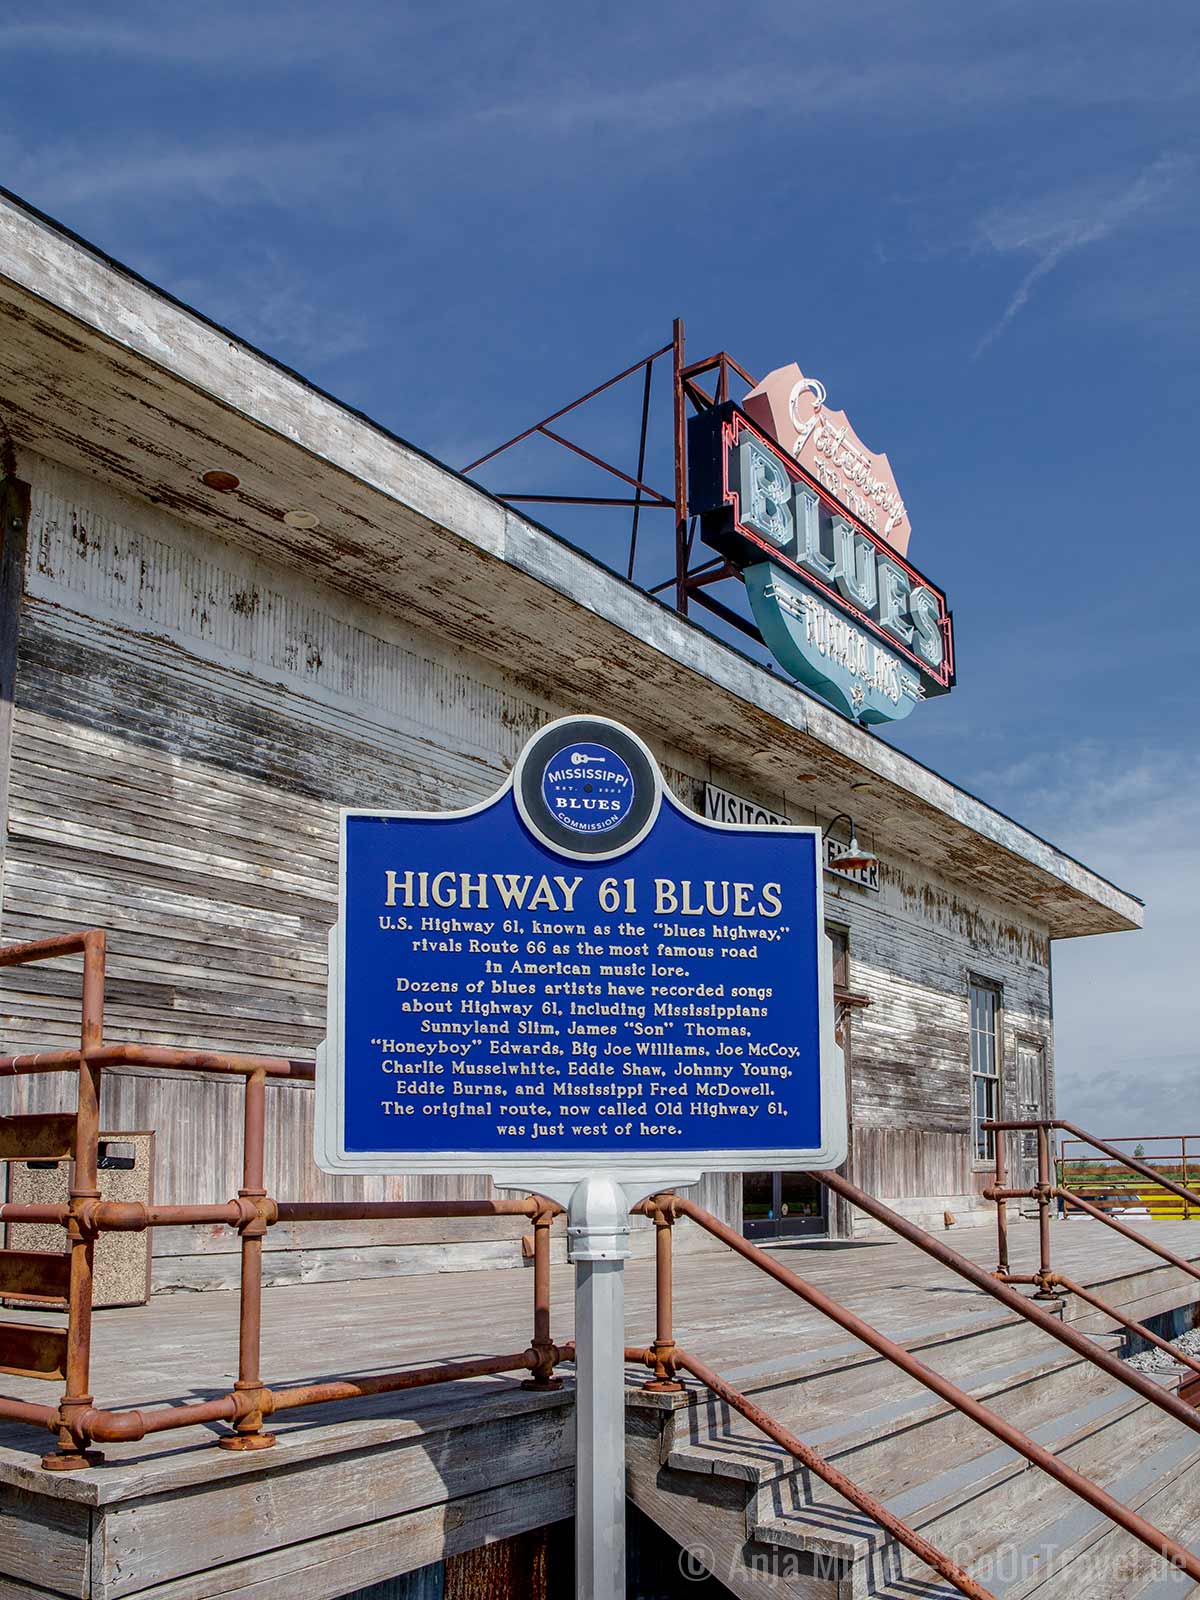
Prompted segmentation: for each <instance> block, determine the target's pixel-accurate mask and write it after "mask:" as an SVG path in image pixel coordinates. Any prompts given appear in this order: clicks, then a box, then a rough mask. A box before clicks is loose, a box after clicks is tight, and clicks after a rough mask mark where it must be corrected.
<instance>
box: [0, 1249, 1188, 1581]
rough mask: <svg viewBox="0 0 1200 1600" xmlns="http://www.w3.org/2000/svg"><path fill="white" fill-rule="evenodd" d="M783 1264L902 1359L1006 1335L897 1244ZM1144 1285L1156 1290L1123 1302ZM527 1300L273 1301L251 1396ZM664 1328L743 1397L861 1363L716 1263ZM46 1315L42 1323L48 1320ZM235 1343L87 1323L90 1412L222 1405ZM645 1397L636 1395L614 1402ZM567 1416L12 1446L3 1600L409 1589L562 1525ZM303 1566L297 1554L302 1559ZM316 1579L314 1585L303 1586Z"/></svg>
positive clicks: (549, 1413) (1117, 1266) (348, 1418)
mask: <svg viewBox="0 0 1200 1600" xmlns="http://www.w3.org/2000/svg"><path fill="white" fill-rule="evenodd" d="M1142 1231H1143V1232H1144V1233H1145V1234H1146V1236H1147V1237H1149V1238H1151V1239H1154V1240H1157V1241H1161V1242H1162V1243H1163V1244H1165V1245H1166V1246H1167V1247H1168V1248H1170V1249H1173V1250H1174V1251H1175V1252H1176V1253H1177V1254H1180V1255H1184V1256H1186V1257H1188V1258H1190V1259H1197V1260H1200V1222H1192V1223H1182V1222H1180V1223H1150V1224H1146V1225H1144V1227H1143V1230H1142ZM1053 1238H1054V1264H1055V1267H1056V1269H1057V1270H1060V1271H1063V1272H1065V1273H1067V1274H1069V1275H1070V1276H1072V1277H1074V1278H1076V1279H1077V1280H1078V1281H1080V1282H1081V1283H1083V1284H1085V1285H1093V1286H1099V1285H1103V1284H1105V1283H1112V1284H1114V1298H1115V1299H1118V1300H1122V1301H1126V1302H1132V1303H1137V1304H1139V1305H1140V1308H1141V1310H1142V1312H1143V1313H1145V1314H1149V1312H1150V1311H1151V1310H1153V1309H1158V1308H1159V1306H1160V1304H1161V1305H1162V1306H1163V1307H1164V1308H1165V1306H1166V1305H1167V1304H1168V1303H1170V1304H1175V1305H1178V1304H1183V1303H1186V1302H1187V1301H1188V1300H1190V1299H1200V1283H1191V1282H1190V1280H1186V1279H1184V1278H1183V1275H1182V1274H1180V1273H1178V1272H1176V1271H1174V1270H1173V1269H1168V1268H1165V1267H1162V1264H1161V1263H1158V1262H1157V1261H1156V1259H1155V1258H1154V1257H1153V1256H1151V1255H1150V1254H1149V1253H1148V1252H1146V1251H1144V1250H1143V1249H1141V1248H1140V1247H1139V1246H1137V1245H1134V1244H1132V1243H1129V1242H1126V1241H1124V1240H1122V1239H1121V1238H1120V1237H1119V1236H1117V1235H1116V1234H1114V1233H1112V1232H1111V1231H1110V1230H1108V1229H1105V1228H1103V1227H1102V1226H1101V1225H1100V1224H1097V1223H1094V1222H1090V1221H1071V1222H1068V1223H1061V1222H1056V1223H1055V1225H1054V1233H1053ZM1011 1241H1012V1255H1013V1268H1014V1270H1015V1271H1018V1272H1020V1271H1028V1270H1032V1268H1033V1266H1034V1265H1035V1260H1034V1255H1035V1252H1036V1245H1037V1234H1036V1230H1035V1228H1034V1227H1033V1226H1032V1225H1026V1224H1016V1223H1014V1225H1013V1227H1012V1232H1011ZM950 1242H951V1243H952V1244H953V1245H954V1246H955V1247H956V1248H957V1249H958V1250H960V1251H961V1252H962V1253H963V1254H965V1255H967V1256H969V1257H970V1258H971V1259H973V1260H975V1261H977V1262H980V1263H982V1264H985V1265H987V1266H991V1265H994V1259H995V1257H994V1251H995V1236H994V1233H993V1231H992V1230H991V1229H986V1228H975V1229H969V1230H963V1231H961V1232H955V1233H954V1234H952V1235H951V1236H950ZM776 1248H777V1249H781V1250H782V1251H783V1252H784V1254H785V1256H786V1259H787V1260H788V1264H789V1265H790V1266H792V1267H793V1268H794V1269H796V1270H798V1271H800V1272H801V1273H802V1274H803V1275H805V1276H806V1277H807V1278H809V1279H810V1280H811V1281H812V1282H813V1283H815V1284H817V1285H819V1286H820V1287H821V1288H823V1289H825V1290H826V1291H827V1292H829V1293H831V1294H833V1295H834V1296H835V1297H836V1298H838V1299H840V1300H841V1301H842V1302H843V1303H845V1304H847V1305H849V1306H850V1307H851V1308H853V1309H854V1310H855V1311H857V1312H859V1313H860V1314H861V1315H863V1316H864V1317H866V1318H867V1320H868V1321H870V1322H872V1323H874V1324H875V1325H876V1326H877V1327H879V1328H881V1329H883V1330H884V1331H885V1332H887V1333H888V1334H890V1335H891V1336H892V1337H894V1338H896V1339H899V1340H901V1341H902V1342H912V1341H915V1340H925V1339H928V1338H929V1337H931V1336H934V1337H936V1336H938V1335H940V1334H945V1333H950V1332H951V1331H953V1330H961V1329H965V1328H967V1327H969V1326H977V1327H980V1328H982V1327H985V1326H987V1325H988V1324H989V1323H990V1322H994V1323H997V1324H999V1323H1002V1322H1004V1321H1006V1320H1011V1319H1010V1317H1009V1314H1008V1313H1007V1312H1006V1311H1005V1310H1004V1308H1003V1307H1001V1306H999V1305H998V1304H997V1303H996V1302H994V1301H992V1300H990V1299H989V1298H988V1297H987V1296H985V1295H983V1294H982V1293H980V1292H979V1291H977V1290H975V1289H973V1288H972V1287H971V1286H970V1285H969V1284H967V1283H965V1282H963V1281H962V1280H961V1279H958V1278H955V1277H954V1276H953V1275H952V1274H951V1273H949V1272H948V1271H946V1270H945V1269H944V1268H941V1267H939V1266H938V1265H937V1264H936V1263H934V1262H933V1261H931V1260H929V1259H928V1258H927V1257H925V1256H924V1255H922V1254H921V1253H919V1252H918V1251H916V1250H915V1249H913V1248H911V1247H910V1246H907V1245H904V1244H901V1243H893V1242H891V1241H879V1242H876V1241H874V1240H872V1241H864V1242H859V1243H854V1244H794V1245H784V1246H777V1247H776ZM1159 1268H1161V1270H1159ZM626 1276H627V1313H628V1314H627V1329H628V1335H627V1337H628V1339H629V1342H630V1343H638V1344H641V1343H645V1342H648V1341H649V1339H650V1338H651V1337H652V1335H653V1328H654V1295H653V1290H654V1285H653V1267H652V1263H651V1262H649V1261H645V1260H638V1261H634V1262H631V1263H630V1264H629V1266H628V1268H627V1274H626ZM1143 1280H1144V1282H1145V1283H1146V1284H1147V1285H1152V1289H1151V1288H1142V1287H1137V1288H1136V1289H1135V1288H1133V1287H1131V1286H1132V1285H1135V1284H1136V1285H1141V1284H1142V1283H1143ZM572 1285H573V1274H572V1271H571V1269H570V1268H569V1267H559V1268H555V1269H554V1276H553V1289H554V1317H553V1333H554V1336H555V1338H556V1339H558V1340H559V1341H560V1342H561V1341H563V1340H565V1339H566V1338H567V1337H569V1336H570V1334H571V1331H572ZM1100 1292H1101V1293H1103V1292H1104V1291H1103V1289H1101V1291H1100ZM1139 1296H1140V1299H1139ZM1172 1297H1173V1298H1172ZM531 1299H532V1274H531V1273H530V1272H522V1271H513V1270H503V1271H493V1272H471V1273H454V1274H452V1273H441V1274H434V1275H430V1276H425V1277H420V1276H409V1277H403V1278H397V1279H393V1280H386V1279H372V1280H368V1281H363V1282H355V1283H332V1284H315V1285H307V1286H296V1287H290V1286H289V1287H281V1288H276V1289H269V1290H267V1291H266V1293H265V1296H264V1338H263V1372H264V1376H265V1378H266V1380H267V1381H268V1382H269V1383H272V1384H286V1383H292V1382H300V1381H304V1380H308V1379H316V1378H324V1377H335V1376H347V1375H353V1374H361V1373H368V1372H376V1371H388V1370H394V1369H396V1368H398V1367H402V1366H406V1365H409V1364H412V1365H423V1364H426V1363H428V1362H431V1361H435V1360H440V1359H451V1358H454V1357H461V1356H466V1355H471V1354H488V1353H496V1352H502V1351H509V1350H512V1351H516V1350H520V1349H523V1348H524V1347H525V1345H526V1344H527V1343H528V1340H529V1334H530V1325H531V1310H532V1308H531ZM675 1310H676V1336H677V1338H678V1339H679V1341H680V1343H681V1344H686V1345H687V1346H689V1347H690V1348H692V1349H694V1350H695V1352H696V1353H697V1354H698V1355H701V1356H702V1357H703V1358H704V1360H706V1361H707V1362H709V1363H710V1364H711V1365H712V1366H713V1367H715V1368H716V1369H717V1370H718V1371H719V1372H720V1373H721V1374H722V1375H723V1376H725V1377H727V1378H728V1379H729V1380H730V1381H731V1382H733V1383H735V1384H737V1385H739V1386H741V1387H744V1388H754V1389H761V1388H762V1387H764V1386H767V1385H770V1384H772V1383H782V1382H786V1381H787V1379H788V1377H789V1375H790V1374H795V1373H798V1372H801V1371H805V1370H811V1369H812V1367H813V1366H814V1365H816V1364H819V1363H822V1362H825V1361H831V1360H832V1361H837V1360H840V1359H844V1358H845V1357H846V1356H847V1355H848V1354H852V1353H854V1352H855V1351H857V1350H859V1349H861V1347H859V1346H857V1345H856V1343H855V1342H854V1341H852V1340H850V1339H848V1338H847V1336H845V1335H843V1334H842V1333H841V1332H840V1331H839V1330H837V1329H836V1328H832V1327H831V1326H830V1325H829V1324H828V1322H826V1321H825V1320H824V1319H823V1318H821V1317H820V1316H819V1315H818V1314H817V1313H815V1312H812V1311H809V1310H808V1309H807V1308H806V1307H804V1306H803V1305H802V1304H801V1303H800V1302H798V1301H797V1300H796V1299H795V1298H794V1297H793V1296H792V1295H790V1294H789V1293H787V1291H785V1290H784V1289H782V1288H781V1287H779V1286H778V1285H776V1284H774V1283H773V1282H771V1281H770V1280H769V1279H767V1278H765V1277H764V1276H763V1275H762V1274H761V1273H759V1272H757V1271H756V1270H755V1269H754V1268H753V1267H752V1266H751V1265H750V1264H749V1263H746V1262H743V1261H741V1260H739V1259H738V1258H736V1257H734V1256H732V1255H731V1254H730V1253H729V1252H727V1251H725V1250H723V1249H721V1248H720V1247H717V1248H715V1249H714V1250H712V1251H705V1252H703V1253H694V1254H687V1255H681V1256H680V1257H679V1258H678V1260H677V1262H676V1276H675ZM3 1315H4V1316H10V1317H19V1318H20V1319H21V1320H30V1319H31V1316H33V1317H36V1316H37V1314H36V1313H33V1314H31V1313H29V1312H27V1311H24V1312H21V1313H15V1312H5V1313H3ZM42 1315H43V1317H44V1320H45V1321H46V1322H47V1323H49V1322H51V1321H52V1320H59V1321H61V1318H58V1319H55V1318H53V1317H52V1315H51V1314H48V1313H44V1314H42ZM236 1329H237V1297H236V1295H234V1294H231V1293H227V1292H211V1293H206V1294H176V1295H168V1296H158V1297H156V1298H155V1299H154V1300H153V1301H152V1302H151V1303H150V1304H149V1305H148V1306H144V1307H137V1308H133V1309H129V1310H114V1311H103V1312H99V1313H97V1316H96V1329H95V1338H94V1359H93V1391H94V1393H95V1395H96V1403H97V1404H98V1405H102V1406H111V1407H125V1406H138V1405H140V1406H161V1405H165V1404H171V1403H183V1402H190V1401H195V1400H199V1399H203V1398H207V1397H209V1396H211V1395H213V1394H217V1393H223V1392H226V1391H227V1390H228V1389H229V1388H230V1386H231V1384H232V1380H233V1377H234V1376H235V1371H236V1358H237V1332H236ZM1048 1342H1049V1341H1048ZM640 1376H641V1375H639V1376H638V1377H637V1378H636V1379H635V1378H634V1376H633V1375H632V1374H631V1381H638V1382H640ZM2 1381H3V1386H4V1390H5V1392H6V1393H8V1394H10V1395H13V1396H17V1397H19V1398H28V1399H36V1400H40V1401H43V1402H44V1401H46V1400H47V1399H49V1398H52V1397H53V1395H54V1393H55V1389H54V1387H53V1386H52V1385H50V1384H40V1383H37V1382H34V1381H29V1380H20V1379H15V1378H13V1379H5V1380H2ZM572 1410H573V1407H572V1399H571V1391H570V1386H569V1384H568V1385H567V1387H566V1388H564V1389H563V1390H562V1391H561V1392H556V1393H549V1394H539V1393H531V1392H529V1391H526V1390H523V1389H521V1387H520V1386H519V1384H518V1383H517V1382H516V1381H515V1380H512V1381H510V1380H507V1379H478V1380H472V1381H471V1382H467V1383H460V1384H455V1385H452V1386H445V1387H441V1388H437V1389H431V1390H424V1391H420V1390H418V1391H410V1392H408V1393H405V1394H398V1395H384V1396H379V1397H376V1398H373V1399H370V1400H363V1401H357V1402H349V1403H344V1404H342V1405H339V1406H323V1407H314V1408H312V1409H310V1410H306V1411H291V1412H288V1413H285V1414H283V1415H282V1416H281V1417H280V1418H279V1419H277V1426H276V1425H274V1424H273V1431H274V1432H275V1433H276V1434H277V1436H278V1444H277V1446H276V1447H275V1448H274V1449H273V1450H270V1451H265V1452H255V1453H252V1454H249V1455H245V1454H236V1453H230V1452H226V1451H220V1450H217V1449H215V1448H213V1444H214V1438H215V1436H216V1434H218V1433H219V1432H222V1431H224V1430H223V1429H221V1428H219V1427H214V1428H205V1427H195V1428H189V1429H183V1430H179V1431H177V1432H173V1433H166V1434H158V1435H154V1436H151V1437H150V1438H148V1439H145V1440H143V1441H140V1442H138V1443H131V1444H125V1445H109V1446H106V1456H107V1460H106V1462H105V1464H104V1465H103V1466H100V1467H97V1468H94V1469H92V1470H90V1471H88V1472H84V1473H79V1474H72V1475H55V1474H50V1473H46V1472H43V1471H42V1470H41V1469H40V1467H39V1464H38V1463H39V1459H40V1456H41V1455H42V1453H43V1452H44V1450H45V1449H46V1448H47V1444H48V1442H49V1435H42V1434H41V1433H39V1432H38V1431H37V1430H35V1429H33V1428H24V1427H17V1426H14V1425H6V1426H5V1427H4V1428H3V1429H2V1430H0V1487H3V1489H4V1491H5V1494H6V1495H7V1500H6V1501H5V1503H4V1504H3V1505H0V1526H6V1527H7V1530H8V1537H7V1538H0V1600H7V1597H8V1596H9V1595H15V1594H18V1593H20V1594H30V1593H33V1594H36V1593H38V1592H39V1591H42V1592H48V1593H55V1594H58V1593H62V1594H74V1595H94V1596H108V1595H111V1596H117V1595H122V1594H131V1595H132V1594H137V1595H139V1596H141V1595H142V1594H143V1593H145V1594H146V1595H147V1596H153V1597H154V1600H189V1597H191V1600H200V1597H202V1596H205V1595H207V1594H210V1593H217V1592H220V1593H222V1594H228V1595H231V1596H232V1595H240V1594H243V1593H245V1594H247V1595H249V1594H250V1593H251V1592H253V1594H254V1595H255V1596H256V1597H258V1596H260V1595H261V1596H262V1597H264V1600H267V1597H272V1596H274V1595H275V1594H276V1593H278V1594H279V1595H281V1596H283V1595H286V1594H288V1592H289V1587H288V1586H289V1585H291V1586H292V1591H291V1592H293V1593H294V1585H295V1582H296V1581H297V1577H298V1575H299V1572H300V1571H301V1570H303V1572H304V1573H305V1574H306V1577H305V1582H306V1583H307V1584H308V1587H307V1589H306V1593H311V1594H312V1595H314V1596H315V1595H317V1594H322V1595H335V1594H344V1593H347V1592H349V1591H350V1590H352V1589H353V1588H355V1587H356V1586H357V1585H358V1584H359V1583H366V1582H371V1581H375V1580H376V1579H378V1578H380V1577H385V1576H389V1575H390V1574H391V1573H394V1572H395V1571H397V1570H398V1569H399V1558H398V1557H397V1544H396V1536H397V1534H398V1533H399V1532H400V1530H401V1524H403V1533H404V1537H405V1540H406V1544H405V1552H406V1553H405V1556H404V1566H405V1567H411V1566H417V1565H421V1564H422V1563H423V1562H424V1561H431V1560H436V1559H438V1558H439V1557H440V1556H441V1555H442V1554H444V1553H446V1552H448V1551H450V1550H453V1549H454V1548H470V1547H471V1545H472V1543H478V1542H481V1540H482V1537H483V1533H482V1532H481V1528H482V1527H486V1530H487V1534H488V1536H490V1537H497V1536H501V1535H503V1534H506V1533H509V1532H518V1531H521V1529H522V1528H524V1527H529V1526H535V1525H539V1524H540V1523H543V1522H546V1521H548V1520H552V1519H553V1518H555V1517H559V1516H563V1515H568V1514H569V1512H570V1503H571V1472H570V1468H571V1463H572V1460H573V1454H574V1447H573V1437H572V1424H573V1417H572ZM31 1491H32V1493H31ZM181 1502H182V1503H181ZM184 1503H185V1504H186V1519H185V1520H186V1524H187V1528H188V1529H189V1530H190V1532H189V1533H188V1534H186V1535H184V1534H181V1520H180V1518H181V1512H182V1511H183V1509H184ZM314 1506H319V1508H320V1510H319V1513H318V1512H315V1511H314ZM368 1523H369V1527H370V1529H371V1530H372V1532H371V1534H370V1536H369V1537H368V1536H366V1535H364V1533H363V1528H364V1526H366V1525H368ZM389 1523H390V1524H392V1525H391V1526H390V1531H389ZM318 1525H319V1526H318ZM317 1532H320V1534H321V1537H320V1538H319V1539H317V1540H315V1541H314V1538H313V1536H314V1534H315V1533H317ZM193 1534H194V1535H195V1537H196V1538H203V1537H207V1538H209V1539H210V1540H211V1541H215V1542H214V1543H212V1545H211V1548H210V1549H209V1550H208V1553H207V1554H205V1553H204V1552H203V1551H200V1552H199V1553H197V1549H196V1546H195V1543H194V1540H193V1537H192V1536H193ZM339 1540H340V1541H341V1545H340V1546H339V1544H338V1541H339ZM23 1541H24V1542H23ZM316 1545H320V1546H321V1553H320V1561H319V1562H316V1557H315V1556H314V1554H313V1550H314V1549H315V1546H316ZM267 1546H270V1547H271V1550H270V1551H268V1552H267V1553H265V1554H264V1553H263V1552H264V1549H265V1547H267ZM326 1547H328V1548H326ZM301 1550H304V1551H306V1552H308V1553H307V1554H305V1555H304V1556H303V1557H302V1558H301V1557H299V1556H297V1554H296V1552H298V1551H301ZM339 1561H340V1562H342V1563H343V1565H342V1566H339V1565H338V1562H339ZM189 1562H190V1566H189ZM218 1562H223V1563H226V1564H227V1566H226V1567H225V1568H223V1571H224V1572H225V1577H224V1578H223V1579H222V1585H223V1586H222V1587H221V1588H220V1590H217V1589H215V1588H209V1587H206V1586H205V1579H204V1578H203V1576H202V1575H201V1573H200V1570H199V1568H200V1564H201V1563H203V1564H204V1565H205V1566H211V1565H212V1564H214V1563H218ZM314 1562H316V1566H313V1563H314ZM389 1562H390V1563H391V1565H390V1567H389V1566H388V1563H389ZM306 1563H307V1564H306ZM330 1563H332V1565H330ZM316 1567H319V1569H320V1571H321V1573H322V1577H321V1578H320V1580H319V1581H318V1580H317V1579H316V1578H315V1577H311V1578H310V1577H309V1576H308V1574H309V1573H310V1571H315V1570H316ZM242 1569H244V1571H243V1570H242ZM243 1580H244V1581H243ZM31 1583H32V1584H35V1585H36V1587H30V1585H31ZM338 1584H341V1587H340V1588H339V1587H338V1586H337V1585H338ZM43 1586H45V1587H43ZM276 1586H277V1587H276Z"/></svg>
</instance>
